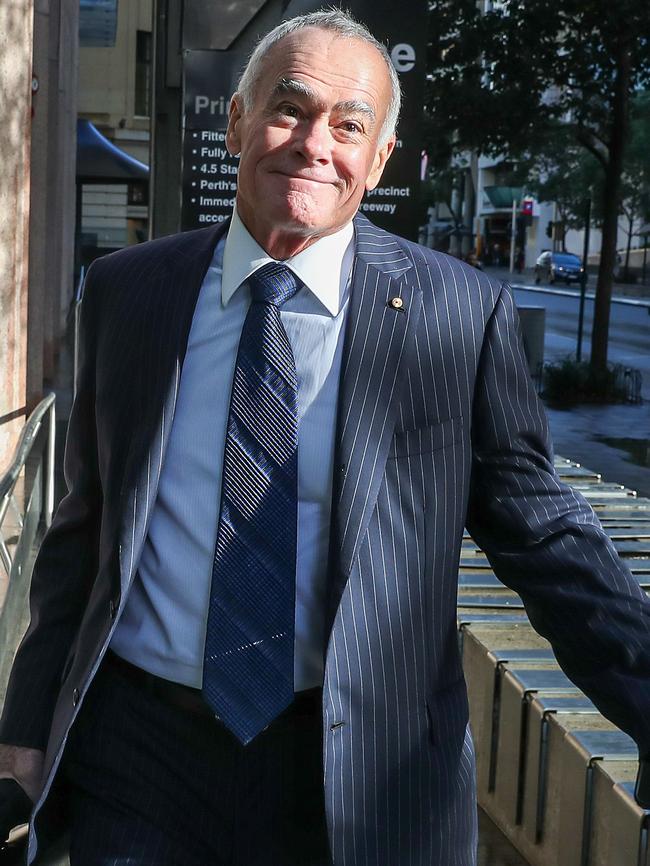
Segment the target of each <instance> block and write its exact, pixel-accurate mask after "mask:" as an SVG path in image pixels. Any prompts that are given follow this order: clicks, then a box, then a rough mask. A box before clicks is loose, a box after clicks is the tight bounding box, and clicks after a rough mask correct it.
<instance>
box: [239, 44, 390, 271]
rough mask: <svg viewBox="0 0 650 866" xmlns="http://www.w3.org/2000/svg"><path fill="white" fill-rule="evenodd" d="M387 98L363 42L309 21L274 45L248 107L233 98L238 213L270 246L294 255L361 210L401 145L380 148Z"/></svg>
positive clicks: (378, 61)
mask: <svg viewBox="0 0 650 866" xmlns="http://www.w3.org/2000/svg"><path fill="white" fill-rule="evenodd" d="M390 97H391V86H390V78H389V75H388V70H387V69H386V64H385V62H384V59H383V58H382V56H381V55H380V54H379V52H378V51H377V50H376V49H375V48H373V47H372V46H371V45H369V44H367V43H366V42H363V41H360V40H356V39H355V40H351V39H344V38H340V37H339V36H337V35H336V34H335V33H333V32H331V31H327V30H320V29H317V28H314V27H310V28H305V29H303V30H300V31H298V32H296V33H293V34H290V35H289V36H286V37H285V38H284V39H281V40H280V41H279V42H276V43H275V45H273V46H272V47H271V49H270V50H269V52H268V54H267V55H266V57H265V59H264V61H263V63H262V66H261V69H260V72H259V76H258V79H257V85H256V90H255V96H254V103H253V105H252V107H251V108H250V110H249V111H248V112H246V111H245V110H244V106H243V102H242V99H241V97H240V96H239V95H238V94H235V96H234V97H233V101H232V103H231V108H230V118H229V125H228V133H227V137H226V142H227V145H228V149H229V150H230V152H231V153H239V154H240V163H239V176H238V181H237V183H238V186H237V209H238V211H239V215H240V217H241V218H242V220H243V222H244V224H245V225H246V227H247V228H248V230H249V231H250V233H251V234H252V235H253V237H254V238H255V239H256V240H257V241H258V243H260V245H261V246H263V247H264V248H265V249H266V250H267V252H269V253H270V254H271V255H274V257H276V258H287V257H288V256H290V255H295V253H296V252H299V251H300V250H301V249H304V248H305V247H307V246H309V245H310V244H311V243H313V241H315V240H317V239H318V238H319V237H323V236H324V235H327V234H331V233H332V232H335V231H337V230H338V229H339V228H341V227H342V226H344V225H345V224H346V223H347V222H349V220H350V219H351V218H352V217H353V216H354V214H355V213H356V211H357V208H358V207H359V203H360V202H361V199H362V197H363V194H364V192H365V190H366V189H373V187H375V186H376V185H377V183H378V182H379V178H380V177H381V173H382V171H383V168H384V165H385V164H386V160H387V159H388V157H389V156H390V153H391V151H392V149H393V147H394V144H395V141H394V138H391V139H390V140H389V141H388V142H387V143H385V144H384V145H382V146H381V147H379V146H378V139H379V134H380V132H381V128H382V124H383V121H384V117H385V115H386V109H387V107H388V104H389V101H390Z"/></svg>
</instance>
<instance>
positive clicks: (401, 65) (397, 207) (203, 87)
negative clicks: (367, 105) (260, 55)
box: [181, 0, 427, 240]
mask: <svg viewBox="0 0 650 866" xmlns="http://www.w3.org/2000/svg"><path fill="white" fill-rule="evenodd" d="M346 6H347V8H349V9H350V11H351V12H352V14H353V15H354V16H355V17H356V18H358V19H359V20H361V21H363V23H364V24H366V25H367V26H368V27H369V29H370V30H371V32H372V33H374V34H375V36H376V37H377V38H378V39H379V40H380V41H382V42H383V43H384V44H386V46H387V48H388V51H389V53H390V56H391V60H392V63H393V66H394V67H395V69H396V70H397V72H398V75H399V77H400V82H401V85H402V92H403V101H402V113H401V119H400V123H399V127H398V136H397V144H396V147H395V150H394V152H393V155H392V157H391V159H390V160H389V162H388V165H387V167H386V170H385V171H384V175H383V177H382V179H381V181H380V183H379V184H378V186H377V188H376V189H374V190H371V191H370V192H369V193H367V194H366V196H365V197H364V199H363V201H362V203H361V206H360V210H361V212H362V213H364V214H365V215H366V216H368V217H369V218H370V219H371V220H373V222H376V223H377V224H378V225H380V226H382V227H384V228H387V229H388V230H389V231H393V232H395V233H396V234H399V235H402V236H403V237H406V238H410V239H412V240H417V236H418V222H419V216H420V201H419V194H420V164H421V154H422V134H421V121H422V104H423V95H424V81H425V55H426V27H427V12H426V4H425V3H424V2H404V3H402V4H400V7H399V14H395V6H394V3H392V2H390V0H356V2H349V3H347V4H346ZM318 8H320V4H317V3H315V4H309V3H305V2H294V3H290V4H289V6H288V8H287V10H286V12H285V17H286V18H289V17H292V16H293V15H294V14H304V13H305V12H308V11H312V10H314V11H315V10H316V9H318ZM244 62H245V58H244V57H243V56H242V55H241V54H239V53H236V52H234V51H217V50H186V51H184V53H183V97H184V136H183V174H182V178H183V180H182V216H181V225H182V228H183V230H187V229H194V228H203V227H205V226H206V225H209V224H210V223H215V222H221V221H222V220H224V219H226V218H227V217H228V216H229V214H230V213H231V211H232V208H233V205H234V200H235V193H236V188H237V185H236V181H237V164H238V160H237V158H236V157H231V156H230V155H229V154H228V152H227V150H226V143H225V132H226V127H227V123H228V105H229V101H230V96H231V95H232V93H234V91H235V88H236V83H237V79H238V77H239V74H240V72H241V69H242V66H243V63H244Z"/></svg>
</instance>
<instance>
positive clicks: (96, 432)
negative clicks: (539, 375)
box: [0, 12, 650, 866]
mask: <svg viewBox="0 0 650 866" xmlns="http://www.w3.org/2000/svg"><path fill="white" fill-rule="evenodd" d="M398 107H399V85H398V83H397V82H396V79H395V75H394V72H393V71H392V67H391V66H390V62H389V60H388V57H387V55H386V52H385V50H384V49H383V48H381V47H380V46H378V45H377V43H375V42H374V40H373V39H372V37H371V36H370V35H369V34H368V33H367V32H366V31H364V30H362V29H360V28H359V27H358V26H357V25H356V24H355V23H354V22H352V21H351V20H350V19H349V18H348V17H347V16H345V15H343V14H342V13H339V12H330V13H323V14H317V15H315V16H307V17H306V18H301V19H294V20H293V21H292V22H289V23H288V24H287V25H283V26H282V27H281V28H279V29H276V31H273V32H272V33H271V34H270V35H269V36H268V37H266V39H265V40H264V41H263V42H262V43H261V45H260V46H259V47H258V49H257V50H256V52H255V54H254V55H253V57H252V59H251V62H250V63H249V66H248V69H247V71H246V72H245V73H244V76H243V78H242V80H241V82H240V86H239V89H238V93H237V94H236V95H235V97H234V98H233V102H232V106H231V116H230V126H229V130H228V138H227V143H228V147H229V148H230V149H231V151H232V152H233V153H239V154H240V157H241V159H240V172H239V183H238V194H237V210H236V212H235V214H234V215H233V219H232V221H231V223H230V225H229V226H228V227H227V228H225V227H224V228H220V229H216V230H215V229H208V230H204V231H198V232H191V233H187V234H185V235H178V236H174V237H171V238H163V239H161V240H157V241H154V242H152V243H150V244H144V245H142V246H139V247H135V248H131V249H128V250H124V251H122V252H120V253H117V254H114V255H112V256H109V257H107V258H105V259H103V260H100V261H99V262H98V263H96V264H95V265H94V266H93V268H92V269H91V271H90V273H89V275H88V280H87V287H86V296H85V299H84V304H83V326H84V346H83V360H82V368H81V378H80V388H79V394H78V397H77V400H76V403H75V407H74V410H73V414H72V418H71V421H70V432H69V438H68V445H67V455H66V471H67V479H68V483H69V485H70V493H69V494H68V496H67V497H66V499H65V500H64V501H63V503H62V504H61V507H60V509H59V512H58V515H57V518H56V520H55V523H54V525H53V527H52V530H51V532H50V533H49V535H48V537H47V539H46V541H45V542H44V544H43V548H42V550H41V553H40V556H39V560H38V563H37V565H36V568H35V573H34V578H33V589H32V610H33V617H32V624H31V626H30V629H29V631H28V634H27V636H26V638H25V640H24V641H23V644H22V645H21V648H20V650H19V652H18V655H17V658H16V662H15V665H14V670H13V674H12V679H11V682H10V686H9V691H8V698H7V702H6V706H5V710H4V715H3V718H2V723H1V726H0V739H1V740H2V741H3V742H4V743H5V744H6V745H5V746H4V747H2V749H0V776H3V777H4V778H5V779H7V778H13V779H14V780H15V779H17V780H18V781H19V782H21V784H22V785H23V787H24V788H25V790H26V791H27V792H28V793H29V795H30V797H31V798H32V799H33V800H34V801H35V805H34V809H33V821H32V825H31V832H30V838H29V857H28V860H29V862H35V859H36V857H37V849H38V843H39V842H40V840H42V839H46V838H47V836H48V835H49V833H50V832H51V831H52V827H53V824H54V823H55V821H56V819H57V818H58V817H59V814H58V810H59V806H58V804H59V803H60V800H61V794H65V793H66V790H68V792H69V791H70V790H71V791H72V794H71V795H69V798H70V799H71V803H72V816H71V820H72V827H73V833H72V854H71V858H72V862H73V864H75V863H80V864H83V866H93V864H104V866H106V864H109V863H110V864H126V863H129V864H157V866H161V864H162V866H167V864H175V866H178V864H193V866H198V864H233V866H234V864H237V866H244V864H246V866H252V864H263V866H285V864H293V863H296V864H297V863H310V864H317V863H326V862H331V863H333V864H336V866H342V864H350V863H355V864H358V866H416V864H419V866H425V864H426V866H470V864H473V863H474V862H475V852H476V810H475V790H474V762H473V754H472V743H471V738H470V735H469V732H468V729H467V717H468V710H467V697H466V692H465V686H464V682H463V677H462V670H461V664H460V658H459V653H458V646H457V641H456V615H455V613H456V584H457V568H458V558H459V552H460V544H461V537H462V533H463V527H464V525H465V524H466V525H467V526H468V527H469V529H470V531H471V532H472V534H473V536H474V537H475V539H476V540H477V541H478V542H479V543H480V544H481V546H482V547H483V549H484V550H485V551H486V552H487V553H488V556H489V557H490V560H491V562H492V564H493V566H494V568H495V570H496V571H497V573H498V574H499V576H500V577H501V578H502V579H503V580H504V581H505V582H506V583H507V584H508V585H509V586H512V587H513V588H514V589H516V590H517V591H518V592H519V593H520V594H521V596H522V598H523V599H524V601H525V603H526V606H527V610H528V613H529V615H530V618H531V620H532V622H533V623H534V625H535V626H536V628H537V629H538V630H539V631H540V632H541V633H542V634H544V635H545V636H546V637H548V638H549V640H551V642H552V643H553V645H554V647H555V650H556V653H557V656H558V658H559V660H560V662H561V663H562V664H563V666H564V667H565V669H566V670H567V672H568V673H569V675H570V676H571V677H572V678H573V679H574V680H575V681H576V683H577V684H578V685H579V686H580V687H581V688H583V689H584V690H585V691H586V692H587V693H588V694H589V695H591V696H592V698H593V699H594V700H595V702H596V703H597V704H598V705H599V706H600V707H601V709H602V710H603V712H605V713H606V714H607V715H608V716H609V717H610V718H612V719H613V720H614V721H616V722H617V723H618V724H619V725H620V726H621V727H622V728H624V729H625V730H626V731H628V732H629V733H630V734H631V735H632V736H634V737H635V738H636V740H637V742H638V743H639V746H640V749H641V751H642V754H643V755H645V754H647V752H648V750H649V749H650V731H649V729H648V725H647V722H646V719H647V718H649V717H650V712H649V711H650V689H648V672H649V670H650V665H649V650H650V639H649V636H648V630H647V623H648V621H649V620H648V612H649V607H648V603H647V601H646V599H645V596H644V594H643V593H642V592H641V590H640V589H639V587H638V585H637V584H636V583H635V581H634V580H633V579H632V578H631V576H630V574H629V573H628V571H627V570H626V569H625V567H624V566H623V565H622V564H621V562H620V561H619V559H618V558H617V556H616V554H615V552H614V550H613V548H612V546H611V544H610V543H609V541H608V539H607V537H606V536H605V535H604V533H603V532H602V530H601V529H600V527H599V525H598V522H597V520H596V518H595V517H594V515H593V513H592V511H591V509H590V508H589V506H588V505H587V504H586V502H585V501H584V500H583V499H581V498H580V497H579V496H578V495H576V494H575V493H573V492H572V491H571V490H569V489H568V488H567V487H565V486H564V485H562V483H561V482H560V481H559V479H558V478H557V476H556V475H555V473H554V470H553V461H552V454H551V446H550V442H549V438H548V430H547V425H546V421H545V418H544V415H543V411H542V409H541V406H540V404H539V402H538V400H537V398H536V396H535V393H534V390H533V388H532V386H531V383H530V380H529V377H528V374H527V366H526V361H525V358H524V355H523V351H522V348H521V343H520V340H519V337H518V332H517V329H518V325H517V316H516V311H515V308H514V303H513V300H512V296H511V294H510V291H509V288H508V286H507V285H500V284H498V283H495V282H492V281H491V280H490V279H488V278H487V277H486V276H485V275H483V274H481V273H479V272H478V271H475V270H473V269H471V268H468V267H467V266H465V265H464V264H462V263H460V262H458V261H456V260H453V259H450V258H448V257H446V256H444V255H440V254H438V253H435V252H432V251H430V250H427V249H423V248H421V247H418V246H417V245H415V244H412V243H410V242H408V241H405V240H403V239H400V238H398V237H395V236H393V235H390V234H388V233H386V232H384V231H382V230H380V229H377V228H376V227H374V226H373V225H372V224H371V223H369V222H368V221H367V220H366V219H364V218H363V217H361V216H358V215H357V216H355V213H356V210H357V208H358V205H359V202H360V200H361V197H362V195H363V192H364V190H365V189H369V188H372V187H373V186H374V185H375V184H376V183H377V182H378V180H379V177H380V176H381V172H382V170H383V166H384V165H385V162H386V160H387V159H388V157H389V156H390V152H391V150H392V148H393V146H394V143H395V137H394V126H395V121H396V118H397V111H398ZM268 260H282V261H284V262H285V263H287V265H288V267H289V268H290V269H291V270H292V271H293V272H294V273H295V274H296V275H297V277H298V278H299V279H300V282H301V284H302V286H303V288H302V289H301V290H300V291H299V292H298V293H297V294H296V295H295V297H294V298H292V299H291V300H290V301H288V302H287V303H286V305H285V306H283V308H282V314H281V315H282V322H283V325H284V327H285V328H286V332H287V334H288V336H289V339H290V341H291V344H292V347H293V352H294V354H295V363H296V371H297V376H298V381H299V402H300V427H299V480H298V493H299V502H298V518H299V522H298V526H299V535H298V539H297V569H296V575H295V581H296V628H295V675H294V677H295V678H294V684H295V692H296V699H295V703H294V705H292V706H291V707H289V709H288V710H287V712H286V713H283V714H282V715H281V716H279V717H278V719H277V720H276V721H275V722H273V723H272V724H271V725H270V726H269V727H268V729H267V730H265V731H264V732H263V733H262V734H260V735H259V737H258V738H256V739H255V740H254V741H253V743H252V744H251V745H250V746H246V747H242V746H240V745H239V744H238V743H235V742H234V741H233V739H232V737H231V735H230V734H229V732H228V731H226V730H224V729H223V726H222V725H221V724H220V723H219V721H218V720H215V719H214V718H213V717H211V716H210V714H209V713H208V712H206V711H205V705H204V704H203V703H202V699H201V694H200V683H201V679H200V676H201V672H200V665H201V642H202V640H203V637H204V634H205V618H206V617H205V613H204V611H205V607H206V601H207V593H208V591H209V585H208V584H209V577H210V560H211V555H212V553H211V551H212V549H213V545H214V531H215V525H216V515H217V508H218V495H217V493H216V491H218V489H219V485H220V480H221V461H220V460H219V459H215V457H214V455H215V454H217V455H218V454H219V453H222V452H223V447H224V445H223V441H224V435H225V433H224V429H223V428H224V426H225V416H226V414H227V405H228V393H229V387H230V378H231V376H232V369H233V365H234V356H235V352H236V343H237V337H238V333H239V331H240V330H241V327H242V321H243V317H244V315H245V313H246V307H247V306H248V303H249V296H248V294H247V291H248V289H247V279H248V277H249V276H250V275H251V273H252V272H253V271H254V270H255V269H256V268H257V267H259V265H260V264H263V263H264V262H266V261H268ZM219 298H220V300H221V303H219ZM227 371H230V375H229V376H227V375H225V373H226V372H227ZM224 380H225V385H224V384H223V382H224ZM211 545H212V547H211ZM109 644H110V649H109ZM201 707H203V709H201ZM75 720H76V723H75V725H74V727H72V723H73V722H74V721H75ZM68 738H69V744H68V748H67V749H66V750H65V756H64V746H65V745H66V740H67V739H68ZM62 758H63V761H62ZM66 785H68V786H69V787H68V789H66ZM9 793H10V792H9V791H8V792H7V796H6V799H5V806H6V804H8V803H9V801H10V796H9ZM284 800H287V801H288V802H289V806H288V807H287V806H285V805H283V801H284ZM14 802H16V803H17V800H14ZM267 813H268V814H271V816H272V819H273V820H272V821H269V819H268V814H267ZM7 820H8V819H7ZM0 829H2V828H0Z"/></svg>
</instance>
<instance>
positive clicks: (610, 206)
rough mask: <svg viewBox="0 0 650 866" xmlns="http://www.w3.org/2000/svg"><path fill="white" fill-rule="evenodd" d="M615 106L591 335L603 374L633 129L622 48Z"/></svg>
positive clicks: (594, 363) (594, 365) (595, 365)
mask: <svg viewBox="0 0 650 866" xmlns="http://www.w3.org/2000/svg"><path fill="white" fill-rule="evenodd" d="M616 65H617V75H616V81H615V83H614V99H613V103H612V126H611V136H610V142H609V159H608V161H607V166H606V168H605V185H604V190H603V215H604V218H603V238H602V244H601V248H600V265H599V266H598V282H597V284H596V297H595V299H594V324H593V329H592V332H591V369H592V370H593V371H594V372H602V371H604V370H605V368H606V367H607V349H608V342H609V312H610V306H611V301H612V279H613V274H614V266H615V264H616V236H617V234H618V212H619V206H620V199H621V175H622V174H623V158H624V154H625V139H626V136H627V132H628V127H629V88H630V48H629V45H627V44H625V45H622V46H621V47H620V50H619V52H618V57H617V64H616Z"/></svg>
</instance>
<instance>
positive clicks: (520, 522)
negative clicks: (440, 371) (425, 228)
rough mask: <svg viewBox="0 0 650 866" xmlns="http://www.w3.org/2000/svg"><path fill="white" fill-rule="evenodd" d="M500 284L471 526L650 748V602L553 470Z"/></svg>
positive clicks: (487, 348) (535, 617)
mask: <svg viewBox="0 0 650 866" xmlns="http://www.w3.org/2000/svg"><path fill="white" fill-rule="evenodd" d="M518 331H519V324H518V317H517V312H516V309H515V305H514V301H513V298H512V294H511V292H510V289H509V287H508V286H507V285H506V286H503V287H502V289H501V293H500V295H499V298H498V300H497V304H496V306H495V308H494V311H493V313H492V316H491V318H490V320H489V322H488V326H487V329H486V335H485V340H484V344H483V347H482V352H481V357H480V362H479V370H478V378H477V386H476V391H475V395H474V408H473V423H472V436H473V464H472V481H471V486H470V502H469V511H468V520H467V527H468V530H469V532H470V533H471V535H472V536H473V537H474V539H475V540H476V541H477V542H478V543H479V544H480V545H481V547H482V548H483V549H484V551H485V552H486V554H487V556H488V558H489V560H490V563H491V564H492V566H493V568H494V571H495V572H496V574H497V575H498V577H499V578H500V580H502V581H503V582H504V583H505V584H507V585H508V586H509V587H511V588H512V589H514V590H515V591H516V592H517V593H519V595H520V596H521V598H522V600H523V601H524V604H525V607H526V611H527V613H528V616H529V618H530V621H531V623H532V624H533V626H534V627H535V629H536V630H537V631H538V632H539V633H540V634H542V635H543V636H544V637H546V638H547V639H548V640H549V641H550V643H551V644H552V646H553V649H554V651H555V654H556V656H557V659H558V661H559V663H560V665H561V666H562V668H563V669H564V670H565V672H566V673H567V675H568V676H569V677H570V678H571V679H572V680H573V682H575V683H576V685H577V686H578V687H579V688H580V689H581V690H583V691H584V692H585V693H586V694H587V695H588V696H589V697H590V698H591V699H592V700H593V702H594V703H595V704H596V706H597V707H598V708H599V709H600V710H601V712H602V713H603V714H604V715H605V716H607V717H608V718H609V719H611V720H612V721H613V722H614V723H615V724H616V725H618V726H619V727H620V728H622V729H623V730H624V731H626V732H627V733H628V734H630V735H631V736H632V737H633V738H634V739H635V740H636V742H637V744H638V746H639V749H640V752H641V754H642V755H646V754H648V753H650V721H649V720H650V603H649V601H648V598H647V596H646V594H645V593H644V592H643V591H642V590H641V588H640V587H639V585H638V583H637V582H636V580H635V579H634V578H633V577H632V575H631V574H630V572H629V570H628V569H627V567H626V566H625V564H624V563H623V562H622V561H621V559H620V558H619V557H618V554H617V553H616V550H615V549H614V547H613V545H612V543H611V541H610V540H609V539H608V537H607V536H606V534H605V533H604V532H603V530H602V528H601V526H600V524H599V522H598V519H597V518H596V516H595V514H594V512H593V510H592V509H591V507H590V506H589V505H588V503H587V502H586V501H585V499H584V498H583V497H582V496H580V495H579V494H578V493H576V492H575V491H573V490H571V488H569V487H568V486H567V485H565V484H563V483H562V482H561V481H560V480H559V478H558V477H557V475H556V473H555V471H554V468H553V453H552V446H551V442H550V438H549V432H548V426H547V422H546V418H545V415H544V412H543V409H542V407H541V404H540V402H539V401H538V399H537V396H536V394H535V391H534V388H533V385H532V383H531V380H530V377H529V375H528V366H527V363H526V359H525V356H524V352H523V347H522V344H521V340H520V337H519V333H518Z"/></svg>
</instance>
